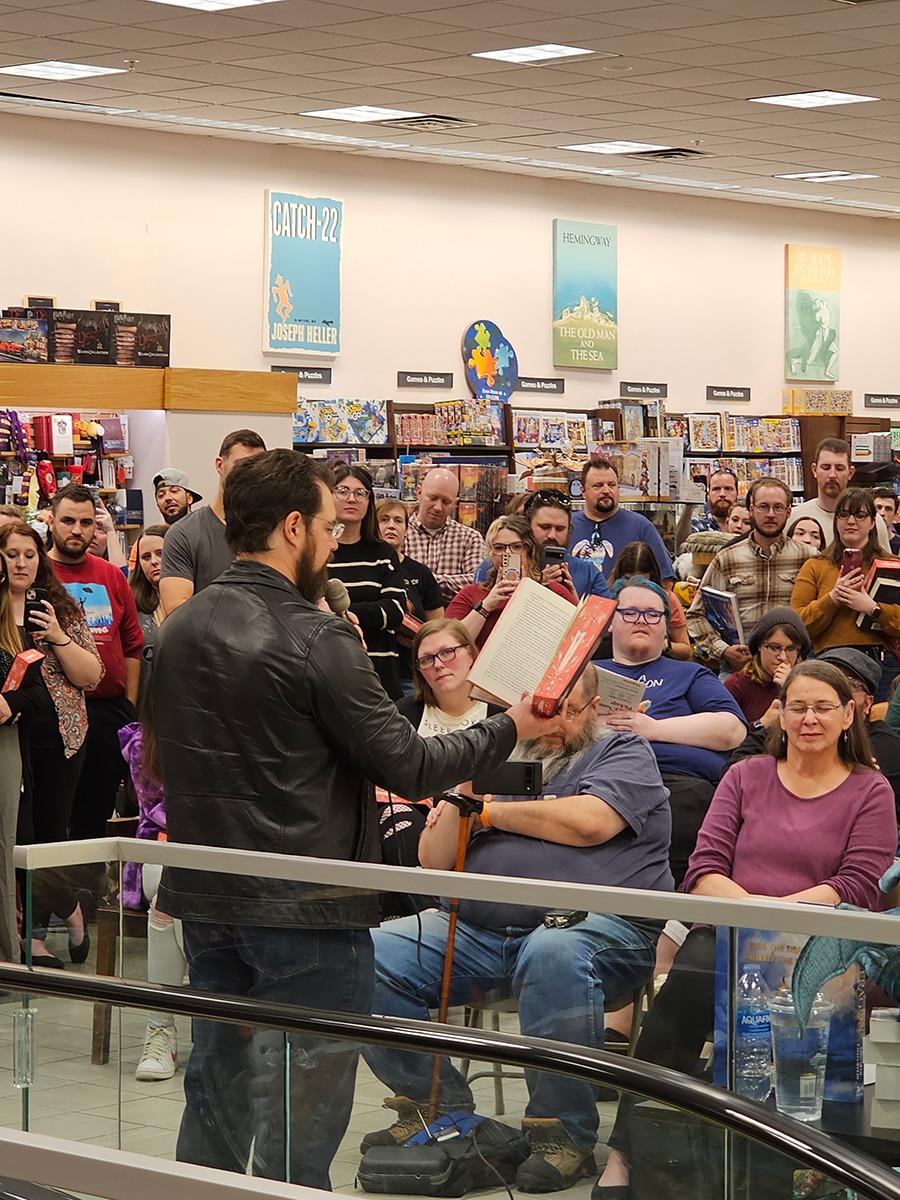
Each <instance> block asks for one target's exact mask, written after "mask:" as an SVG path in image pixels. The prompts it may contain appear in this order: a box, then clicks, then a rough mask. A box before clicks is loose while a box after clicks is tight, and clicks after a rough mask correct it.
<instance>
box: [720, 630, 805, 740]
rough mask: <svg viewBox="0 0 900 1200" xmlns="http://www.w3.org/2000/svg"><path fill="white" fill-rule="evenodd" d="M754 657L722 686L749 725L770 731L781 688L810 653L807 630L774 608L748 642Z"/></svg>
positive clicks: (724, 680)
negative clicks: (726, 689)
mask: <svg viewBox="0 0 900 1200" xmlns="http://www.w3.org/2000/svg"><path fill="white" fill-rule="evenodd" d="M747 648H748V649H749V651H750V653H751V654H752V655H753V657H752V658H751V659H750V661H749V662H748V663H746V664H745V665H744V666H743V667H741V669H740V671H735V672H734V673H733V674H731V675H729V676H728V678H727V679H723V680H722V682H723V683H724V684H725V687H727V688H728V690H729V692H731V694H732V696H734V698H735V700H736V701H737V703H738V706H739V707H740V710H741V712H742V713H743V714H744V716H745V717H746V718H747V721H748V722H749V723H750V724H751V725H755V726H759V727H760V728H765V729H769V728H770V727H771V726H772V725H774V724H775V722H776V721H777V720H778V714H779V712H780V710H781V701H780V700H779V696H780V695H781V688H782V685H783V683H784V681H785V680H786V679H787V677H788V675H789V674H790V673H791V671H792V670H793V669H794V667H796V665H797V663H798V662H802V661H803V659H805V658H806V657H807V655H808V654H809V653H810V651H811V650H812V642H811V641H810V640H809V634H808V633H807V632H806V626H805V625H804V624H803V622H802V621H801V620H800V618H799V617H798V616H797V614H796V613H795V612H794V610H793V609H791V608H773V609H771V611H770V612H767V613H766V615H765V616H764V617H763V618H762V619H761V620H759V621H757V622H756V624H755V625H754V626H753V630H752V632H751V634H750V636H749V638H748V639H747Z"/></svg>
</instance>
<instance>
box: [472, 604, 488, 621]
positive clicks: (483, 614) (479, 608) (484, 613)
mask: <svg viewBox="0 0 900 1200" xmlns="http://www.w3.org/2000/svg"><path fill="white" fill-rule="evenodd" d="M472 612H477V613H478V615H479V616H480V617H484V619H485V620H487V616H488V614H487V609H486V608H485V607H484V601H483V600H479V601H478V603H477V604H476V605H475V607H474V608H473V609H472Z"/></svg>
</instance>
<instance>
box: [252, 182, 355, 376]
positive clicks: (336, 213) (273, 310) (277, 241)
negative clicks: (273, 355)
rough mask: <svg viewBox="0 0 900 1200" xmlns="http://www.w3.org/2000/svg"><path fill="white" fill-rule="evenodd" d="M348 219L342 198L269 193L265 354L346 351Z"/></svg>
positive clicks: (267, 210) (267, 201) (267, 208)
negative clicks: (343, 307) (343, 323)
mask: <svg viewBox="0 0 900 1200" xmlns="http://www.w3.org/2000/svg"><path fill="white" fill-rule="evenodd" d="M343 218H344V214H343V205H342V204H341V201H340V200H326V199H325V198H324V197H323V196H292V195H290V194H289V193H287V192H272V191H267V192H266V299H265V306H264V310H263V311H264V312H265V313H266V323H265V331H264V333H263V350H265V351H277V352H278V353H279V354H291V353H294V354H338V353H339V352H340V349H341V233H342V229H343Z"/></svg>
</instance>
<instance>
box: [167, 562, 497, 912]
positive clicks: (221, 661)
mask: <svg viewBox="0 0 900 1200" xmlns="http://www.w3.org/2000/svg"><path fill="white" fill-rule="evenodd" d="M151 687H152V699H153V723H154V727H155V730H156V736H157V741H158V745H159V755H160V763H161V768H162V777H163V784H164V788H165V795H166V819H167V826H168V830H167V832H168V837H169V840H170V841H173V842H183V843H193V844H196V845H204V846H221V847H228V848H232V849H240V850H255V851H263V852H266V851H268V852H274V853H279V854H296V855H305V856H308V857H313V858H334V859H343V860H345V861H353V862H377V861H380V857H381V855H380V846H379V839H378V832H377V818H376V815H375V812H374V808H375V805H374V800H373V795H372V783H377V784H379V785H380V786H382V787H385V788H389V789H390V790H392V791H394V792H396V793H398V794H399V795H401V796H406V797H408V798H409V799H420V798H421V797H423V796H430V795H434V794H435V792H439V791H442V790H444V789H446V788H448V787H451V786H453V785H454V784H456V783H458V782H459V781H460V780H463V779H471V778H472V776H473V775H474V774H475V771H476V768H478V767H480V766H485V767H491V766H494V765H495V764H497V763H500V762H503V761H504V760H505V759H506V758H507V757H508V756H509V754H510V752H511V750H512V749H513V746H514V745H515V740H516V733H515V725H514V724H513V722H512V721H511V719H510V718H509V717H507V716H505V715H501V716H494V717H491V718H489V719H488V720H487V721H484V722H482V723H480V724H479V725H476V726H473V727H472V728H471V729H467V730H464V731H462V732H459V733H453V734H449V735H447V736H445V737H441V738H429V739H423V738H420V737H419V736H418V734H416V733H415V731H414V730H413V729H412V727H411V726H410V724H409V722H408V721H407V720H406V719H405V718H404V717H401V716H400V714H399V713H398V712H397V709H396V707H395V705H394V703H393V701H391V700H390V699H389V698H388V696H387V695H386V693H385V692H384V689H383V688H382V686H381V683H380V681H379V679H378V676H377V674H376V673H375V671H374V670H373V668H372V666H371V663H370V661H369V658H368V656H367V655H366V653H365V651H364V650H363V647H362V644H361V643H360V640H359V637H358V636H357V633H356V631H355V629H353V628H352V627H351V626H350V625H349V624H348V623H347V622H346V621H343V620H341V619H339V618H337V617H335V616H332V615H330V614H329V613H323V612H321V611H320V610H319V609H317V608H316V607H315V606H314V605H312V604H310V603H308V602H307V601H306V600H304V599H303V597H302V596H301V595H300V593H299V592H298V591H297V589H296V588H295V587H294V586H293V584H292V583H291V582H290V581H289V580H288V579H286V578H285V577H284V576H283V575H282V574H280V572H278V571H276V570H274V569H273V568H271V567H268V566H265V565H263V564H262V563H258V562H255V561H253V560H249V559H243V560H237V561H236V562H235V563H234V564H233V565H232V566H231V567H230V568H229V569H228V570H227V571H226V572H225V573H224V574H223V575H221V576H220V577H219V578H218V579H217V580H216V581H215V582H214V583H212V584H210V585H209V587H207V588H204V589H203V591H201V592H199V593H198V594H197V595H196V596H194V597H192V598H191V599H190V600H189V601H188V602H187V603H186V604H184V605H182V606H181V607H180V608H179V609H177V610H176V611H175V612H174V613H173V614H172V616H170V617H168V618H167V619H166V621H165V622H164V623H163V625H162V627H161V629H160V636H159V640H158V642H157V649H156V657H155V660H154V670H153V680H152V684H151ZM159 907H160V910H161V911H163V912H166V913H170V914H171V915H172V916H176V917H182V918H187V919H189V920H200V921H203V920H207V921H223V922H229V923H233V924H252V925H273V926H286V925H290V926H300V927H307V928H365V927H368V926H370V925H374V924H377V922H378V904H377V897H376V896H374V895H373V894H371V893H370V892H367V891H364V890H358V891H357V890H351V889H347V888H336V887H330V886H325V885H318V884H306V883H292V882H288V881H285V880H276V879H271V880H270V879H265V878H260V877H258V876H256V875H246V876H243V875H226V874H223V873H221V872H210V871H193V870H185V869H183V868H174V867H167V868H166V869H165V870H164V872H163V879H162V885H161V887H160V892H159Z"/></svg>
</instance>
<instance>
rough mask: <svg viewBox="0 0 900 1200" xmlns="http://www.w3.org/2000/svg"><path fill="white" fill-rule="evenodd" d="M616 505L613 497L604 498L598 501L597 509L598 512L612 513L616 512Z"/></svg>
mask: <svg viewBox="0 0 900 1200" xmlns="http://www.w3.org/2000/svg"><path fill="white" fill-rule="evenodd" d="M616 503H617V502H616V501H615V500H614V499H613V498H612V496H604V497H603V499H602V500H598V501H597V503H596V505H595V507H596V509H597V512H600V513H611V512H614V511H615V508H616Z"/></svg>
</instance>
